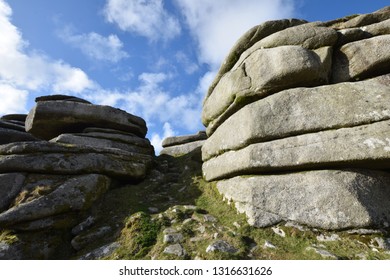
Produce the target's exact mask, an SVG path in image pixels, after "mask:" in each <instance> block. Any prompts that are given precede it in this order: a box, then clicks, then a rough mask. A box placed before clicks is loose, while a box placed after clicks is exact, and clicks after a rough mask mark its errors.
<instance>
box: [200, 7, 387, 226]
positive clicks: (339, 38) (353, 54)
mask: <svg viewBox="0 0 390 280" xmlns="http://www.w3.org/2000/svg"><path fill="white" fill-rule="evenodd" d="M389 73H390V7H387V8H384V9H381V10H379V11H377V12H374V13H372V14H366V15H358V16H351V17H346V18H342V19H338V20H334V21H331V22H313V23H307V22H304V21H300V20H281V21H271V22H266V23H264V24H262V25H259V26H256V27H254V28H252V29H251V30H249V31H248V32H247V33H246V34H244V35H243V36H242V38H241V39H240V40H239V41H238V42H237V43H236V45H235V46H234V47H233V49H232V50H231V52H230V54H229V55H228V57H227V59H226V60H225V62H224V64H223V65H222V67H221V69H220V71H219V73H218V75H217V77H216V79H215V81H214V82H213V84H212V85H211V87H210V90H209V93H208V95H207V97H206V99H205V101H204V107H203V112H202V121H203V123H204V125H205V126H206V127H207V134H208V136H209V138H208V139H207V140H206V142H205V143H204V145H203V147H202V158H203V160H204V164H203V173H204V177H205V178H206V179H207V180H208V181H214V180H217V181H218V183H217V186H218V189H219V191H220V192H221V193H223V194H224V195H225V197H226V198H228V199H229V200H233V201H234V202H235V203H236V206H237V208H238V209H239V210H240V211H243V212H246V214H247V215H248V218H249V222H250V223H251V224H253V225H255V226H258V227H263V226H269V225H272V224H275V223H277V222H280V221H282V220H293V221H297V222H299V223H303V224H307V225H309V226H314V227H321V228H326V229H342V228H350V227H371V226H372V227H381V226H388V225H389V223H390V200H389V199H388V198H389V197H390V174H389V172H388V171H389V170H390V74H389Z"/></svg>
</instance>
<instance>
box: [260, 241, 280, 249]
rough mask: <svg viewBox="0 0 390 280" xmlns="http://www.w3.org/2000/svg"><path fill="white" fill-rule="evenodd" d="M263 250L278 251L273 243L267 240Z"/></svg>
mask: <svg viewBox="0 0 390 280" xmlns="http://www.w3.org/2000/svg"><path fill="white" fill-rule="evenodd" d="M263 248H270V249H276V248H277V247H276V246H275V245H274V244H272V243H271V242H269V241H268V240H266V241H265V242H264V245H263Z"/></svg>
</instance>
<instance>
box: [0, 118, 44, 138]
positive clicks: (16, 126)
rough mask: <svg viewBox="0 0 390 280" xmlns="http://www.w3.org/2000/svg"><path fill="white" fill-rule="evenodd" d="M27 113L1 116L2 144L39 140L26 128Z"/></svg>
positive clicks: (0, 131) (0, 135) (0, 133)
mask: <svg viewBox="0 0 390 280" xmlns="http://www.w3.org/2000/svg"><path fill="white" fill-rule="evenodd" d="M26 117H27V115H16V114H15V115H5V116H3V117H1V118H0V145H3V144H8V143H14V142H27V141H39V139H38V138H36V137H34V136H33V135H31V134H30V133H27V132H26V130H25V120H26Z"/></svg>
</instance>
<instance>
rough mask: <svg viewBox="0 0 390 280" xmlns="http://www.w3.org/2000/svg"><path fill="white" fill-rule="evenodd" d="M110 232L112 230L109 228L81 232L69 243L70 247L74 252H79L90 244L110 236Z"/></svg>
mask: <svg viewBox="0 0 390 280" xmlns="http://www.w3.org/2000/svg"><path fill="white" fill-rule="evenodd" d="M112 231H113V230H112V228H111V227H109V226H103V227H99V228H97V229H94V230H90V231H88V232H83V233H81V234H79V235H77V236H75V237H74V238H73V239H72V241H71V244H72V247H73V249H75V250H76V251H80V250H81V249H83V248H85V247H86V246H88V245H89V244H91V243H92V242H94V241H96V240H98V239H101V238H102V237H103V236H106V235H108V234H112Z"/></svg>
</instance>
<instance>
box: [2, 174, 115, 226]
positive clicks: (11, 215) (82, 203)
mask: <svg viewBox="0 0 390 280" xmlns="http://www.w3.org/2000/svg"><path fill="white" fill-rule="evenodd" d="M109 185H110V179H109V178H108V177H106V176H103V175H97V174H90V175H84V176H75V177H74V178H72V179H69V180H67V181H65V182H64V183H63V184H61V185H60V186H59V187H57V188H56V189H55V190H53V191H52V192H50V193H49V194H47V195H45V196H41V197H39V198H37V199H33V200H31V201H28V202H25V203H22V204H20V205H19V206H18V207H13V208H10V209H9V210H8V211H5V212H3V213H1V214H0V226H1V227H7V228H10V226H12V225H13V224H18V223H21V222H26V221H34V220H38V219H42V218H47V217H50V216H55V215H58V214H62V213H66V212H70V211H81V210H83V209H86V208H89V207H90V206H91V205H92V203H93V202H94V201H95V200H96V199H98V198H99V197H100V196H101V195H102V194H103V193H104V192H106V191H107V190H108V188H109ZM46 187H47V186H46Z"/></svg>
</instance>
